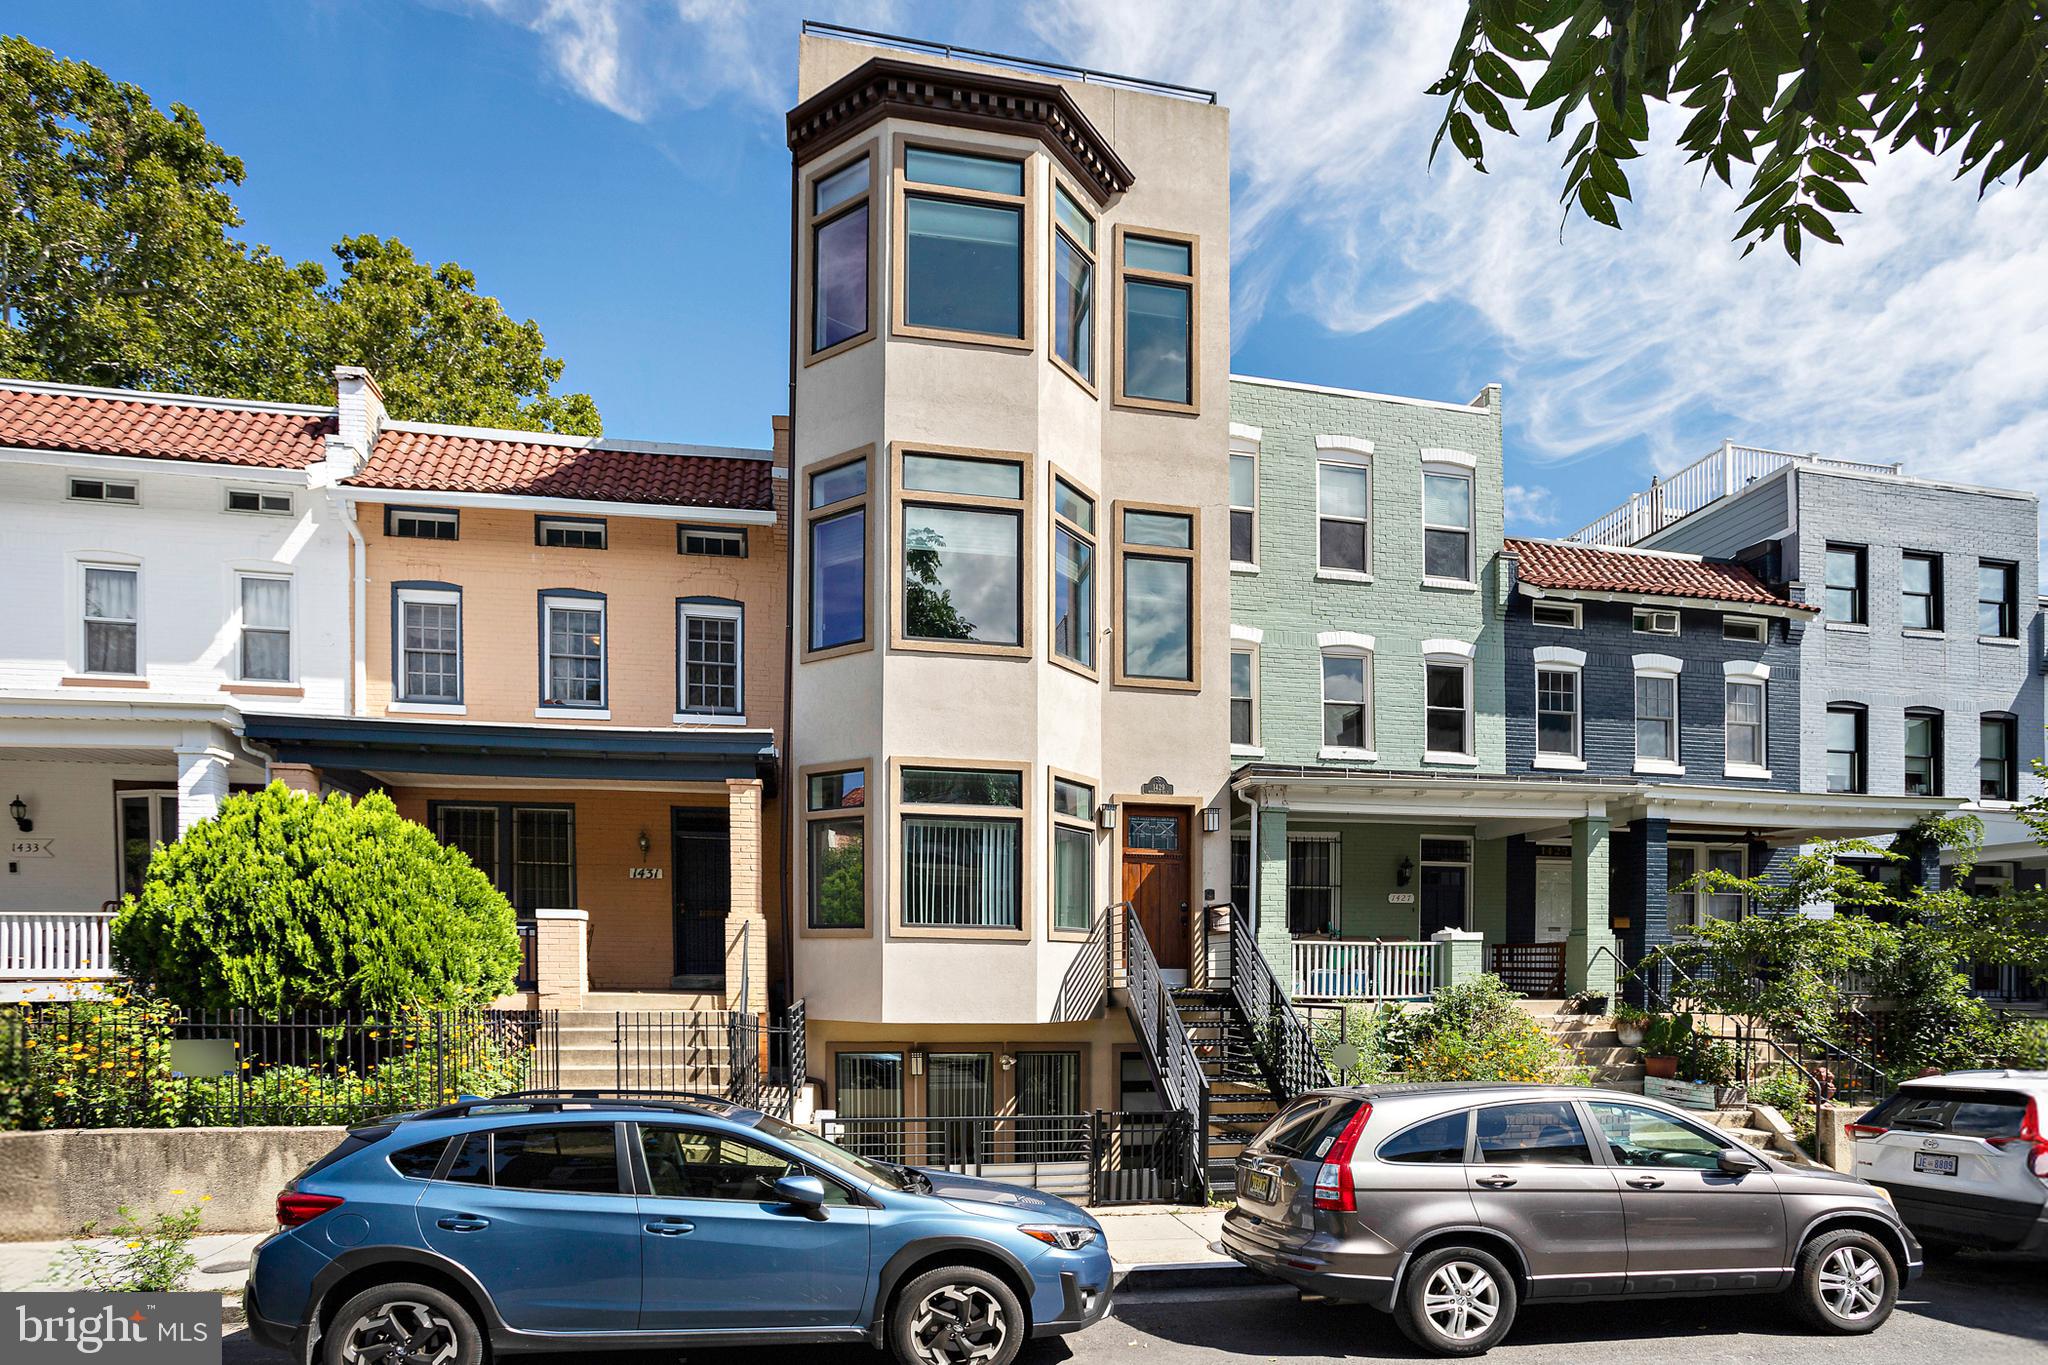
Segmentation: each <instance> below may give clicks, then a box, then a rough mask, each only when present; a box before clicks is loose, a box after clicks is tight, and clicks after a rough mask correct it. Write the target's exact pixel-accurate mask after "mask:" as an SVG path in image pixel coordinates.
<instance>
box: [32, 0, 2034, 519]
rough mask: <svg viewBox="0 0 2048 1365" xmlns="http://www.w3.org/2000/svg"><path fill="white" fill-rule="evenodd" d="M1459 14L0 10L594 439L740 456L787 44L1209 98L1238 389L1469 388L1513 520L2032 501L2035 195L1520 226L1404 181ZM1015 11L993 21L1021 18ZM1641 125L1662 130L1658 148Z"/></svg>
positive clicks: (782, 316) (1498, 180)
mask: <svg viewBox="0 0 2048 1365" xmlns="http://www.w3.org/2000/svg"><path fill="white" fill-rule="evenodd" d="M1458 8H1459V7H1457V6H1454V5H1451V4H1448V3H1444V2H1443V0H1352V2H1351V3H1333V2H1332V0H1267V2H1266V3H1261V4H1259V5H1256V6H1255V5H1251V4H1227V3H1223V2H1222V0H1186V3H1179V4H1169V3H1163V2H1161V3H1151V2H1149V0H1148V3H1144V4H1132V3H1128V0H1041V3H1039V4H1036V5H1033V6H1030V7H1009V6H1005V7H996V6H958V5H928V4H911V3H890V0H865V2H862V3H834V2H833V0H814V3H812V4H809V5H804V6H793V5H789V4H786V3H780V2H779V0H762V2H761V3H754V4H747V3H742V2H741V0H663V2H660V3H656V2H655V0H646V2H645V3H641V2H640V0H438V3H431V4H430V3H407V2H406V0H355V3H346V4H345V3H339V2H338V0H334V2H325V0H323V2H321V3H309V4H303V5H294V4H260V5H252V4H236V5H206V6H202V5H194V4H163V3H143V2H137V0H95V3H93V4H90V5H81V4H78V3H76V0H69V2H68V3H67V2H65V0H15V3H14V4H13V5H11V6H10V7H9V12H10V20H11V23H12V25H13V26H14V27H15V28H16V29H17V30H18V31H20V32H22V33H25V34H26V35H27V36H29V37H30V38H32V39H34V40H35V41H37V42H40V43H42V44H44V45H46V46H48V47H51V48H53V49H55V50H56V51H57V52H59V53H60V54H63V55H66V56H72V57H78V58H83V59H85V60H88V61H91V62H93V63H95V64H97V65H99V66H101V67H102V68H104V69H105V70H107V71H108V72H109V73H110V74H112V75H113V76H115V77H116V78H118V79H122V80H127V81H132V82H134V83H136V84H138V85H140V86H142V87H143V88H144V89H145V90H147V91H148V92H149V93H150V95H151V96H152V97H153V98H154V99H155V100H156V101H157V102H158V103H159V104H165V103H168V102H170V101H173V100H178V101H183V102H184V103H187V104H189V105H191V106H192V107H193V108H194V109H196V110H197V111H198V112H199V114H200V116H201V117H202V119H204V121H205V122H206V125H207V127H208V129H209V131H210V132H211V133H212V135H213V137H214V138H215V140H216V141H218V142H220V143H221V144H222V145H223V146H225V147H227V148H228V149H229V150H230V151H233V152H235V153H236V154H238V155H240V156H241V157H242V158H243V159H244V161H245V162H246V163H247V168H248V178H247V181H246V182H245V184H244V185H243V187H242V188H241V190H240V191H239V192H238V195H237V199H238V202H239V203H240V204H241V207H242V210H243V213H244V215H245V217H246V219H247V226H246V229H245V232H246V235H247V236H248V237H249V238H250V239H252V240H256V241H262V242H267V243H269V244H270V245H271V246H273V247H275V248H277V249H278V250H279V251H281V252H284V253H286V254H288V255H291V256H294V257H301V258H303V257H311V258H315V259H322V260H325V259H327V257H326V252H327V249H328V247H329V245H330V244H331V243H332V242H334V241H335V240H336V239H338V238H340V237H341V236H343V235H345V234H348V233H355V232H378V233H383V234H387V235H394V236H397V237H400V238H402V239H403V240H404V241H406V242H407V243H408V244H409V245H410V246H412V248H413V249H414V250H415V251H417V252H419V253H420V254H421V255H423V256H425V257H427V258H429V259H433V260H437V261H438V260H446V259H453V260H458V261H460V262H462V263H463V264H464V265H466V266H468V267H470V268H471V269H473V270H474V271H475V272H476V273H477V275H478V278H479V281H480V283H481V286H482V288H484V289H485V290H486V291H487V292H489V293H492V294H495V295H497V296H498V297H499V298H501V299H502V300H503V301H504V303H505V305H506V307H507V309H508V310H510V311H511V312H512V313H513V314H515V315H516V316H521V317H526V316H530V317H533V318H535V319H537V320H538V321H539V323H540V325H541V327H542V328H543V330H544V331H545V332H546V334H547V337H548V341H549V344H550V347H551V349H552V350H553V351H554V352H555V353H556V354H558V355H561V356H563V357H565V358H566V359H567V361H568V373H567V378H566V384H567V386H568V387H570V388H575V389H584V390H587V391H589V392H590V393H592V394H593V395H595V397H596V398H597V400H598V403H599V405H600V406H601V408H602V410H603V412H604V416H605V423H606V429H607V430H608V431H609V432H611V433H613V434H615V435H633V436H648V437H656V438H662V439H669V440H683V441H702V442H709V443H721V444H765V443H766V440H767V437H768V417H769V415H770V414H771V413H774V412H778V411H780V410H781V408H782V405H783V398H784V393H785V387H784V386H785V380H786V366H787V357H786V345H787V342H786V326H787V315H788V302H787V281H786V272H787V250H788V238H787V230H788V229H787V193H788V191H787V185H788V158H787V154H786V152H785V151H784V149H783V145H782V132H781V128H782V122H781V111H782V109H783V108H784V107H786V105H787V104H788V103H789V102H790V99H791V95H792V91H793V85H794V56H795V46H796V34H797V27H798V23H799V20H800V19H802V18H804V17H814V18H823V19H832V20H837V21H839V22H845V23H850V24H856V25H862V26H867V27H875V28H882V29H887V30H890V31H894V32H902V33H912V34H917V35H920V36H927V37H932V38H937V39H942V40H947V41H952V42H956V43H960V44H964V45H970V46H981V47H988V48H994V49H997V50H1002V51H1012V52H1020V53H1025V54H1030V55H1041V56H1056V57H1059V58H1062V59H1064V60H1069V61H1074V62H1079V63H1082V64H1087V65H1093V66H1098V67H1103V68H1107V69H1111V70H1117V71H1126V72H1132V73H1134V74H1142V75H1148V76H1154V77H1157V78H1160V79H1166V80H1175V81H1182V82H1186V83H1190V84H1195V85H1201V86H1207V87H1213V88H1217V89H1219V90H1220V91H1221V92H1222V95H1223V100H1224V103H1226V104H1227V105H1229V106H1230V108H1231V111H1232V137H1233V153H1234V155H1233V165H1234V175H1233V214H1234V229H1233V241H1232V247H1233V270H1234V272H1235V278H1234V289H1233V294H1234V299H1233V350H1234V355H1233V368H1235V369H1236V370H1238V371H1239V372H1242V373H1251V374H1261V375H1271V376H1277V377H1282V378H1289V379H1300V380H1308V381H1314V382H1322V383H1331V384H1340V385H1345V386H1349V387H1353V388H1363V389H1372V390H1377V391H1381V392H1390V393H1404V394H1414V395H1418V396H1422V397H1430V398H1443V399H1456V400H1463V399H1466V398H1469V397H1471V396H1472V395H1473V394H1474V393H1476V392H1477V391H1478V389H1479V388H1480V387H1481V386H1482V385H1483V384H1485V383H1487V382H1489V381H1493V380H1499V381H1500V382H1502V383H1503V384H1504V385H1505V386H1506V412H1507V416H1508V447H1507V449H1508V454H1507V460H1508V481H1509V484H1510V485H1511V490H1510V499H1509V507H1510V511H1509V523H1510V529H1512V530H1519V531H1523V532H1531V533H1537V534H1558V533H1563V532H1567V531H1570V530H1571V529H1573V528H1574V527H1575V526H1577V525H1579V524H1580V523H1581V522H1583V521H1585V520H1587V519H1589V518H1590V517H1592V516H1593V515H1595V514H1597V513H1599V512H1601V511H1604V510H1606V509H1607V508H1608V507H1610V506H1612V505H1613V504H1615V503H1616V502H1617V501H1619V500H1620V498H1621V497H1622V495H1623V494H1624V493H1625V492H1626V491H1627V490H1629V489H1632V488H1637V487H1641V486H1643V485H1644V484H1645V483H1647V481H1648V479H1649V477H1650V475H1651V474H1652V473H1653V472H1659V471H1665V472H1668V471H1669V470H1671V469H1674V468H1677V467H1679V466H1681V465H1683V464H1684V463H1686V462H1688V461H1690V460H1692V459H1693V458H1696V457H1697V456H1699V455H1701V454H1704V453H1705V452H1706V451H1708V450H1709V449H1710V448H1712V447H1713V446H1714V445H1716V444H1718V442H1719V441H1720V440H1721V439H1722V438H1723V437H1734V438H1736V439H1738V440H1744V441H1749V442H1752V443H1756V444H1760V445H1767V446H1772V447H1776V448H1780V449H1788V450H1818V451H1821V452H1823V453H1828V454H1836V455H1841V456H1845V457H1849V458H1859V459H1870V460H1882V461H1886V462H1889V461H1892V460H1904V461H1905V462H1906V463H1907V466H1908V468H1909V470H1910V471H1912V472H1918V473H1923V474H1927V475H1929V476H1935V477H1951V478H1963V479H1970V480H1975V481H1981V482H1989V483H1998V484H2003V485H2008V486H2018V487H2026V488H2035V489H2038V488H2040V487H2042V486H2043V484H2044V483H2048V408H2044V406H2043V405H2042V404H2041V403H2040V402H2039V401H2038V396H2039V395H2040V394H2042V393H2043V392H2048V233H2044V232H2043V231H2042V230H2041V225H2042V224H2043V223H2044V222H2048V213H2044V200H2043V191H2042V188H2041V186H2040V184H2039V183H2030V184H2028V185H2026V186H2022V187H2019V188H2017V189H2009V188H2003V187H2001V188H1998V189H1995V190H1994V191H1993V193H1992V194H1990V195H1988V196H1986V197H1985V198H1984V199H1982V200H1981V201H1980V200H1979V199H1978V198H1977V197H1976V195H1975V193H1974V189H1973V188H1971V187H1970V186H1967V185H1958V184H1956V183H1954V182H1953V181H1951V180H1950V178H1949V177H1950V175H1951V174H1952V165H1948V164H1944V163H1941V162H1937V161H1935V160H1933V159H1932V158H1928V157H1925V156H1920V155H1917V154H1909V155H1901V156H1899V157H1897V158H1894V159H1890V160H1887V161H1886V162H1884V163H1883V164H1881V165H1880V166H1879V167H1878V168H1877V169H1876V170H1875V171H1874V172H1873V174H1872V176H1871V181H1872V183H1871V184H1870V185H1869V186H1868V187H1866V189H1865V191H1864V193H1863V194H1862V195H1861V196H1860V199H1861V201H1862V202H1863V203H1864V204H1865V206H1866V207H1867V208H1868V209H1870V210H1871V212H1870V213H1869V214H1868V215H1867V216H1866V217H1863V218H1861V219H1857V220H1852V221H1851V222H1850V223H1848V224H1847V225H1846V231H1847V234H1848V236H1849V242H1848V245H1847V246H1846V247H1843V248H1837V249H1832V250H1830V249H1827V248H1818V247H1817V248H1816V249H1815V251H1814V252H1813V253H1812V254H1810V255H1809V259H1808V264H1807V265H1806V266H1805V267H1803V268H1797V267H1793V266H1792V265H1791V264H1790V263H1788V262H1786V261H1784V260H1783V259H1782V258H1781V256H1780V255H1779V253H1777V251H1776V249H1775V248H1771V249H1770V250H1769V251H1768V252H1764V251H1760V252H1759V253H1758V254H1757V255H1755V256H1753V257H1751V258H1750V259H1748V260H1747V261H1743V260H1740V259H1739V252H1738V250H1737V249H1736V248H1734V247H1732V246H1731V245H1730V244H1729V243H1728V237H1729V235H1730V234H1731V233H1732V231H1733V229H1734V225H1735V222H1736V221H1737V220H1736V218H1735V217H1733V216H1731V213H1730V210H1731V208H1732V205H1733V202H1734V197H1733V196H1732V195H1731V194H1730V193H1729V192H1728V191H1726V190H1722V189H1719V188H1718V187H1706V188H1703V187H1702V186H1701V185H1700V179H1699V175H1698V173H1697V171H1696V170H1695V169H1693V168H1690V167H1688V166H1685V165H1684V164H1682V163H1681V162H1680V160H1679V159H1678V158H1677V157H1676V156H1675V155H1672V154H1653V155H1651V156H1650V157H1646V158H1645V159H1644V160H1643V161H1642V162H1638V163H1635V180H1636V205H1635V206H1634V207H1633V208H1632V209H1630V210H1627V211H1626V212H1627V216H1626V217H1625V220H1624V221H1625V223H1626V230H1625V231H1624V232H1622V233H1620V234H1616V233H1613V232H1610V231H1608V230H1606V229H1601V228H1596V227H1593V226H1591V225H1589V224H1587V223H1585V222H1583V221H1577V220H1574V221H1571V222H1567V223H1565V224H1564V225H1563V229H1562V231H1561V232H1560V229H1559V224H1560V215H1559V213H1558V211H1557V208H1556V197H1557V188H1558V184H1559V181H1558V179H1557V174H1558V172H1557V161H1558V151H1559V149H1557V148H1554V147H1548V146H1545V145H1544V144H1543V143H1542V142H1541V140H1540V138H1539V137H1538V135H1537V134H1538V129H1537V128H1536V127H1533V126H1532V127H1531V129H1530V130H1529V132H1530V136H1529V137H1527V138H1524V139H1522V140H1521V141H1520V142H1517V143H1512V144H1509V143H1507V141H1506V140H1505V139H1499V138H1496V139H1495V141H1496V142H1497V143H1501V144H1503V145H1500V146H1497V147H1496V148H1494V149H1493V150H1492V153H1491V155H1490V156H1489V166H1490V167H1491V169H1492V171H1493V174H1491V175H1487V176H1480V175H1478V174H1476V173H1474V172H1472V171H1470V170H1468V169H1466V168H1465V167H1463V166H1461V165H1454V164H1450V163H1447V162H1439V164H1438V165H1437V166H1436V167H1435V168H1434V170H1432V169H1431V168H1430V167H1429V166H1428V165H1427V161H1426V155H1427V145H1428V138H1429V135H1430V133H1431V132H1433V130H1434V125H1435V120H1436V117H1437V115H1438V112H1439V111H1438V109H1437V105H1436V102H1435V101H1434V100H1432V99H1430V98H1429V97H1427V96H1425V95H1423V94H1422V89H1423V87H1424V86H1426V85H1427V84H1428V83H1429V81H1430V80H1431V79H1433V77H1434V75H1435V74H1436V73H1437V71H1438V70H1440V69H1441V64H1442V61H1443V58H1444V55H1445V54H1446V53H1447V52H1448V50H1449V44H1450V40H1451V36H1452V27H1453V26H1454V24H1455V19H1456V11H1457V10H1458ZM1020 16H1021V17H1020ZM1672 127H1673V125H1660V128H1659V131H1660V132H1661V133H1664V134H1667V135H1668V133H1669V132H1670V131H1672Z"/></svg>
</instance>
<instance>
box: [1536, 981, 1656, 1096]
mask: <svg viewBox="0 0 2048 1365" xmlns="http://www.w3.org/2000/svg"><path fill="white" fill-rule="evenodd" d="M1522 1008H1524V1009H1526V1010H1528V1011H1529V1012H1530V1013H1531V1014H1533V1015H1535V1016H1536V1020H1537V1022H1538V1023H1540V1024H1542V1025H1543V1027H1544V1028H1546V1029H1548V1030H1550V1033H1551V1036H1552V1037H1554V1038H1556V1039H1557V1040H1558V1041H1559V1042H1561V1043H1563V1044H1564V1045H1565V1046H1567V1047H1569V1048H1571V1049H1572V1050H1573V1051H1574V1052H1576V1053H1577V1054H1578V1057H1579V1062H1580V1064H1581V1065H1583V1066H1588V1067H1591V1068H1592V1070H1593V1084H1594V1085H1596V1086H1599V1087H1601V1088H1602V1089H1605V1090H1627V1091H1630V1092H1632V1093H1635V1094H1641V1093H1642V1089H1643V1063H1642V1059H1641V1057H1640V1055H1639V1051H1640V1050H1639V1049H1637V1048H1632V1047H1623V1046H1622V1045H1621V1037H1620V1035H1619V1034H1617V1033H1616V1032H1615V1031H1614V1026H1613V1024H1612V1023H1610V1022H1609V1021H1608V1019H1607V1018H1606V1017H1605V1016H1603V1015H1597V1014H1566V1013H1564V1002H1563V1001H1562V1000H1524V1001H1523V1002H1522Z"/></svg>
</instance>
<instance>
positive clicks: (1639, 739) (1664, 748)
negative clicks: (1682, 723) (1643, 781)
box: [1634, 654, 1683, 773]
mask: <svg viewBox="0 0 2048 1365" xmlns="http://www.w3.org/2000/svg"><path fill="white" fill-rule="evenodd" d="M1634 663H1635V680H1636V768H1637V770H1638V771H1649V772H1661V773H1676V772H1681V771H1683V769H1682V768H1680V766H1679V750H1678V675H1679V671H1680V670H1681V668H1682V667H1683V664H1682V663H1681V661H1680V660H1677V659H1674V658H1671V657H1669V656H1667V655H1662V654H1638V655H1636V656H1635V660H1634Z"/></svg>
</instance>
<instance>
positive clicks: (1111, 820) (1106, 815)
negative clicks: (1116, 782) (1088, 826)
mask: <svg viewBox="0 0 2048 1365" xmlns="http://www.w3.org/2000/svg"><path fill="white" fill-rule="evenodd" d="M1095 822H1096V823H1097V824H1098V825H1100V826H1101V827H1102V828H1104V829H1115V828H1116V802H1114V801H1105V802H1103V803H1102V804H1101V805H1099V806H1097V807H1096V808H1095Z"/></svg>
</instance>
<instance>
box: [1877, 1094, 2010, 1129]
mask: <svg viewBox="0 0 2048 1365" xmlns="http://www.w3.org/2000/svg"><path fill="white" fill-rule="evenodd" d="M2026 1119H2027V1097H2026V1096H2025V1095H2021V1094H2015V1093H2013V1092H2010V1091H2004V1090H1965V1089H1963V1088H1961V1087H1960V1086H1957V1087H1949V1086H1934V1085H1909V1086H1907V1087H1905V1088H1904V1089H1902V1090H1900V1091H1899V1093H1898V1094H1896V1095H1894V1096H1892V1097H1891V1098H1890V1099H1888V1100H1886V1101H1885V1102H1884V1103H1883V1104H1880V1105H1879V1106H1878V1107H1877V1108H1875V1109H1873V1110H1871V1111H1870V1112H1869V1113H1868V1114H1866V1115H1864V1117H1863V1118H1862V1119H1861V1120H1860V1121H1861V1122H1862V1123H1865V1124H1868V1125H1870V1126H1872V1127H1877V1128H1904V1129H1907V1130H1909V1131H1912V1132H1916V1133H1948V1134H1952V1135H1953V1136H1956V1137H1978V1138H2014V1137H2018V1136H2019V1134H2020V1130H2021V1129H2022V1128H2023V1127H2024V1126H2025V1125H2026Z"/></svg>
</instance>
